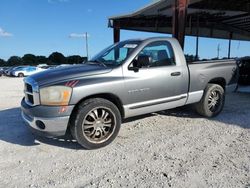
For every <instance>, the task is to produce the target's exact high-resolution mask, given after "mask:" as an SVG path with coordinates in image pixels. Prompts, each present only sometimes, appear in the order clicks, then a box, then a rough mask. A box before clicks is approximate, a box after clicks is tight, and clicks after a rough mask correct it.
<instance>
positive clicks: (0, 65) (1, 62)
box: [0, 59, 6, 67]
mask: <svg viewBox="0 0 250 188" xmlns="http://www.w3.org/2000/svg"><path fill="white" fill-rule="evenodd" d="M4 66H6V61H5V60H3V59H0V67H4Z"/></svg>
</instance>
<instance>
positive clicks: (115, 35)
mask: <svg viewBox="0 0 250 188" xmlns="http://www.w3.org/2000/svg"><path fill="white" fill-rule="evenodd" d="M113 32H114V33H113V38H114V43H117V42H120V29H119V28H116V27H115V28H114V31H113Z"/></svg>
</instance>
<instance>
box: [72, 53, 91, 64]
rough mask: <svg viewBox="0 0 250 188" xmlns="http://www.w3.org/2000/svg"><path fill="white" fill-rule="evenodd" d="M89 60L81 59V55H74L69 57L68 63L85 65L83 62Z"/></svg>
mask: <svg viewBox="0 0 250 188" xmlns="http://www.w3.org/2000/svg"><path fill="white" fill-rule="evenodd" d="M85 59H87V58H86V57H81V56H79V55H72V56H68V57H67V63H68V64H80V63H83V61H84V60H85Z"/></svg>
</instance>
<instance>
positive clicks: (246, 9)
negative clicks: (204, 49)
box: [109, 0, 250, 46]
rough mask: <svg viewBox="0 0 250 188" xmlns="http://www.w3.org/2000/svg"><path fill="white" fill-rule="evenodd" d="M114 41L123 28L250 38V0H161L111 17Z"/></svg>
mask: <svg viewBox="0 0 250 188" xmlns="http://www.w3.org/2000/svg"><path fill="white" fill-rule="evenodd" d="M109 27H112V28H114V41H118V40H119V38H120V29H125V30H135V31H149V32H158V33H168V34H171V33H172V34H173V36H174V37H176V38H177V39H179V41H180V43H181V44H182V46H183V45H184V36H185V35H188V36H200V37H209V38H221V39H234V40H247V41H250V0H227V1H223V0H160V1H158V2H155V3H152V4H150V5H148V6H146V7H143V8H142V9H140V10H138V11H136V12H134V13H130V14H126V15H121V16H114V17H110V18H109Z"/></svg>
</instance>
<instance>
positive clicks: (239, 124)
mask: <svg viewBox="0 0 250 188" xmlns="http://www.w3.org/2000/svg"><path fill="white" fill-rule="evenodd" d="M22 90H23V83H22V79H19V78H6V77H1V78H0V187H4V188H5V187H6V188H7V187H8V188H12V187H18V188H22V187H77V188H78V187H79V188H80V187H114V188H117V187H143V188H144V187H197V188H200V187H227V188H228V187H242V188H246V187H247V188H249V187H250V93H233V94H230V95H227V98H226V104H225V108H224V111H223V112H222V113H221V114H220V115H219V116H218V117H216V118H214V119H205V118H202V117H200V116H198V115H196V113H194V112H193V111H192V109H191V108H190V107H184V108H179V109H174V110H168V111H164V112H159V113H154V114H149V115H146V116H141V117H138V118H134V119H130V120H127V121H126V122H125V123H124V124H123V125H122V128H121V131H120V133H119V136H118V137H117V138H116V140H115V141H114V142H113V143H112V144H111V145H109V146H107V147H105V148H102V149H99V150H93V151H87V150H84V149H82V148H81V147H80V146H79V145H78V144H77V143H75V142H72V141H68V140H65V139H45V138H36V137H34V136H33V135H32V134H31V132H30V131H29V129H28V128H27V127H26V126H25V125H24V123H23V122H22V120H21V116H20V108H19V106H20V101H21V98H22V96H23V92H22Z"/></svg>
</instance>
